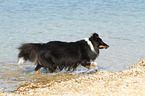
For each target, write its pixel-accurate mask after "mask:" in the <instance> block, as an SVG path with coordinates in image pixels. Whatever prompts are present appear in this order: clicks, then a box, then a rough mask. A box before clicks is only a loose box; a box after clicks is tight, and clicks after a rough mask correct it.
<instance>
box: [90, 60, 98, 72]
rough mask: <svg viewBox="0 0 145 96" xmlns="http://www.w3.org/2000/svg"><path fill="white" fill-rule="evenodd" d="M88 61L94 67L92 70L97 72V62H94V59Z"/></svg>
mask: <svg viewBox="0 0 145 96" xmlns="http://www.w3.org/2000/svg"><path fill="white" fill-rule="evenodd" d="M90 63H91V66H93V67H94V70H95V71H96V72H97V71H98V66H97V63H96V62H94V61H90Z"/></svg>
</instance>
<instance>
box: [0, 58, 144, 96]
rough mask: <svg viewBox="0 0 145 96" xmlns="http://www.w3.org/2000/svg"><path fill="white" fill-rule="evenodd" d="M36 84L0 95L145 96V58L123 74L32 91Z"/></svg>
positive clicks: (80, 78) (79, 79)
mask: <svg viewBox="0 0 145 96" xmlns="http://www.w3.org/2000/svg"><path fill="white" fill-rule="evenodd" d="M35 84H36V83H31V82H30V83H29V84H27V85H26V86H21V87H20V88H18V89H17V90H16V91H14V92H12V93H6V92H1V93H0V96H62V95H63V96H75V95H76V96H110V95H112V96H118V95H120V96H144V95H145V59H141V60H140V61H139V62H138V63H137V64H136V65H133V66H130V67H129V68H128V69H127V70H124V71H120V72H108V71H99V72H96V73H92V74H85V75H80V76H75V77H73V78H72V79H71V78H69V79H66V80H59V82H58V81H56V82H53V83H52V82H49V83H48V84H45V85H49V86H46V87H45V86H42V87H41V84H39V85H40V86H39V87H36V88H32V86H33V87H34V85H35ZM37 85H38V84H37ZM22 89H27V90H25V91H20V90H22Z"/></svg>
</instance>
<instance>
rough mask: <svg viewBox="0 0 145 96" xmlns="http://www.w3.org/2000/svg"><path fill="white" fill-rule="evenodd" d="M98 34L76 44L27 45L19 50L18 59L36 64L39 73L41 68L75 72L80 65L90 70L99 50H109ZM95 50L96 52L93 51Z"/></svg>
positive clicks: (23, 45)
mask: <svg viewBox="0 0 145 96" xmlns="http://www.w3.org/2000/svg"><path fill="white" fill-rule="evenodd" d="M108 47H109V46H108V45H107V44H105V43H104V42H103V41H102V39H101V38H100V37H99V36H98V34H97V33H94V34H93V35H92V36H91V37H90V38H88V39H87V40H85V39H84V40H80V41H76V42H61V41H50V42H48V43H26V44H22V45H21V46H20V47H19V48H18V49H19V50H20V53H19V54H18V58H23V59H24V60H25V61H27V60H29V61H32V62H35V63H36V64H37V67H36V68H35V70H36V71H39V70H40V68H41V67H44V68H48V69H49V72H54V71H56V69H59V70H62V69H63V68H67V70H68V71H69V70H75V69H76V68H77V66H78V65H79V64H81V65H82V66H85V67H87V68H88V66H90V65H91V62H92V61H94V60H95V59H96V58H97V56H98V55H99V49H102V48H108ZM93 48H94V50H93Z"/></svg>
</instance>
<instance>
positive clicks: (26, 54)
mask: <svg viewBox="0 0 145 96" xmlns="http://www.w3.org/2000/svg"><path fill="white" fill-rule="evenodd" d="M40 46H41V44H36V43H25V44H22V45H21V46H20V47H19V48H18V49H19V50H20V52H19V54H18V58H19V61H18V64H21V63H24V61H27V60H29V61H32V62H36V61H37V54H38V49H39V47H40Z"/></svg>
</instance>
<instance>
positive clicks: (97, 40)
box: [90, 33, 109, 49]
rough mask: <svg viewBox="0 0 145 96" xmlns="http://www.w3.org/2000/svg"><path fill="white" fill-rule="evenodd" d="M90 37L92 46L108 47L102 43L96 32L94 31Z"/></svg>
mask: <svg viewBox="0 0 145 96" xmlns="http://www.w3.org/2000/svg"><path fill="white" fill-rule="evenodd" d="M90 39H91V41H92V42H93V44H94V46H95V47H97V48H99V49H104V48H105V49H107V48H108V47H109V45H107V44H106V43H104V42H103V40H102V39H101V38H100V37H99V35H98V34H97V33H94V34H93V35H92V36H91V38H90Z"/></svg>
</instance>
